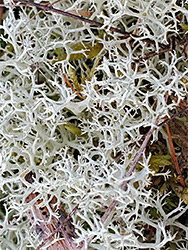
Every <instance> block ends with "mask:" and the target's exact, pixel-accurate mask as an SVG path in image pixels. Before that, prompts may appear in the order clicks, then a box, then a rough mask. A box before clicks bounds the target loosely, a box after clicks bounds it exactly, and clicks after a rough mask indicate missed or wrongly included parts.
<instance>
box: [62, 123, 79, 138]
mask: <svg viewBox="0 0 188 250" xmlns="http://www.w3.org/2000/svg"><path fill="white" fill-rule="evenodd" d="M65 128H66V129H67V130H68V131H70V132H71V133H72V134H74V135H77V136H81V135H82V130H81V129H80V128H78V127H76V126H75V125H74V124H72V123H71V122H67V124H66V125H65Z"/></svg>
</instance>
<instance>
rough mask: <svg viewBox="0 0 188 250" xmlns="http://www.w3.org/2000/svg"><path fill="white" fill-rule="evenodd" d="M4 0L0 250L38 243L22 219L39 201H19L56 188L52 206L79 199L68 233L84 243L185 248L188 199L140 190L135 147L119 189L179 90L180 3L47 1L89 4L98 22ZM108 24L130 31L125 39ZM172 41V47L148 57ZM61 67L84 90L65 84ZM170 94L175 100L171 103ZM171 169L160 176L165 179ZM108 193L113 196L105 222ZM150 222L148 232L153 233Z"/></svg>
mask: <svg viewBox="0 0 188 250" xmlns="http://www.w3.org/2000/svg"><path fill="white" fill-rule="evenodd" d="M35 2H37V3H41V4H42V1H39V0H38V1H35ZM4 3H5V5H6V7H7V11H6V16H5V17H4V19H3V22H2V25H0V29H1V37H0V46H1V47H0V74H1V78H0V149H1V152H0V201H1V203H0V232H1V236H0V239H1V248H2V249H11V250H12V249H34V248H36V247H37V246H38V244H39V239H38V238H37V237H36V235H35V234H36V232H35V231H34V230H33V227H31V225H30V224H29V221H28V219H27V217H26V212H27V211H28V210H29V209H31V210H32V206H33V204H34V202H35V201H36V200H35V201H31V202H29V203H27V202H25V199H26V198H27V197H28V195H29V194H30V193H31V192H33V193H35V192H37V193H38V196H37V199H42V200H43V204H42V205H43V206H47V204H48V202H49V195H50V196H51V197H52V196H55V197H56V198H57V204H56V205H57V206H60V204H63V206H64V209H65V210H66V211H67V212H68V213H70V212H71V211H72V210H73V208H74V207H75V206H76V205H77V204H80V206H79V210H78V211H77V212H76V213H75V214H74V216H72V217H73V218H72V219H73V222H74V225H75V228H76V233H77V235H78V236H79V237H78V238H77V239H75V242H76V243H80V242H82V241H83V242H84V243H85V245H86V246H87V240H88V239H89V238H90V237H92V236H93V239H92V241H91V243H90V244H89V246H88V248H89V249H100V250H101V249H122V250H123V249H127V250H128V249H146V248H147V249H156V250H158V249H165V250H167V249H186V247H187V245H186V244H187V243H186V240H188V232H187V228H186V227H185V226H184V225H183V224H182V223H181V222H180V220H179V218H180V216H181V215H182V214H183V213H185V212H186V209H187V207H186V205H185V204H183V203H181V202H179V203H178V205H177V207H176V208H173V209H174V210H173V209H171V211H170V212H167V209H166V207H165V202H166V201H165V198H166V197H168V196H169V195H170V194H169V193H165V194H161V193H159V192H158V190H156V189H155V188H153V189H149V188H148V186H149V185H150V184H151V176H152V175H154V174H155V172H154V171H153V170H152V169H151V168H149V164H150V163H149V160H150V158H149V157H150V156H148V155H149V154H147V153H146V156H145V155H144V154H143V157H142V159H141V161H140V165H142V168H141V169H139V168H138V169H137V171H135V172H134V173H133V175H131V176H130V177H126V178H127V179H128V180H129V183H128V187H127V190H126V191H124V190H122V189H121V184H122V182H123V181H124V180H125V176H126V172H127V171H128V169H129V167H130V165H131V163H132V162H133V160H134V157H135V155H136V153H137V151H138V148H139V147H140V143H141V141H140V140H141V139H142V135H143V133H141V131H142V130H144V129H145V128H146V129H147V128H148V127H151V126H153V125H154V124H155V121H156V118H157V117H158V116H159V115H160V117H161V121H162V119H163V118H164V117H165V116H166V115H167V116H169V111H170V110H172V109H173V108H175V107H176V106H177V105H178V104H179V102H180V101H181V100H182V99H183V98H185V96H186V95H187V81H188V78H187V73H188V63H187V52H186V49H185V48H184V46H183V44H182V45H181V44H180V45H178V44H179V43H181V41H182V39H183V37H184V33H185V31H184V30H183V29H182V28H181V26H180V25H179V24H180V23H184V24H186V23H187V16H188V10H187V9H186V6H185V5H184V4H183V1H175V0H168V1H167V0H166V1H164V0H158V1H150V0H137V1H131V0H128V1H124V0H109V1H94V0H93V1H89V0H86V1H79V0H75V1H73V0H67V1H58V2H57V3H56V4H55V5H54V7H55V8H57V9H62V10H65V11H69V12H73V13H75V14H76V13H78V15H79V11H85V12H86V13H87V12H88V13H87V14H88V15H89V16H90V17H89V18H90V19H91V20H94V21H97V22H101V23H102V24H104V26H103V27H102V28H96V27H91V26H90V25H89V24H86V23H84V22H81V21H78V20H74V19H71V18H68V17H64V16H62V15H58V14H57V13H53V12H51V13H50V12H44V11H40V10H39V9H37V8H35V7H29V6H24V5H21V4H20V3H17V6H19V7H16V8H15V3H14V2H13V1H9V0H4ZM10 3H11V5H10V6H9V7H8V4H10ZM48 3H53V1H51V0H50V1H48ZM80 13H81V12H80ZM86 13H85V14H86ZM109 27H116V28H118V29H120V30H122V31H124V32H130V33H132V34H133V35H132V36H130V37H128V38H124V37H123V36H122V35H120V34H118V33H116V32H111V31H110V29H109ZM144 39H145V40H144ZM147 39H149V40H148V41H151V40H152V41H154V43H155V45H154V44H151V43H150V42H147V41H146V40H147ZM174 40H175V43H176V45H177V46H175V48H173V49H171V50H169V51H167V52H166V53H161V54H159V55H154V56H149V57H147V59H144V56H145V55H149V54H150V53H153V52H157V53H158V52H160V50H161V49H162V48H161V47H160V45H161V44H164V45H165V46H167V45H169V44H170V43H171V42H172V41H174ZM93 48H95V50H92V49H93ZM96 50H97V54H96ZM70 69H71V70H70ZM71 74H72V75H71ZM64 75H66V77H67V78H69V80H70V82H71V81H72V82H71V84H73V86H74V87H75V88H76V87H77V88H78V86H79V87H80V89H77V90H76V91H78V92H79V91H80V92H79V93H80V94H81V96H83V97H84V98H85V99H84V98H83V99H80V98H79V96H78V95H77V94H76V92H74V91H73V89H71V88H70V87H69V86H67V84H66V81H65V78H64ZM74 81H75V82H74ZM76 84H77V85H76ZM167 94H168V96H173V97H175V98H176V101H174V99H171V101H167V99H166V96H167ZM161 129H162V128H161ZM158 133H159V130H158V129H157V130H156V131H155V132H154V133H153V136H152V140H151V142H154V141H156V140H157V139H158ZM163 133H165V132H164V131H163ZM133 145H134V146H133ZM120 154H121V158H120V160H118V161H116V158H117V156H118V155H120ZM30 171H32V172H33V173H34V174H35V176H34V181H33V182H32V183H29V182H27V181H26V179H25V176H26V174H27V173H28V172H30ZM159 175H160V173H158V176H159ZM168 175H169V171H167V174H165V173H164V172H163V173H161V176H164V179H165V178H166V176H168ZM161 178H163V177H161ZM113 200H117V201H118V202H119V203H118V205H117V207H116V208H115V209H114V210H113V211H112V213H111V214H110V216H109V217H108V218H107V220H106V221H105V222H104V223H102V222H101V217H102V215H103V214H104V212H105V210H106V209H107V207H108V206H109V205H110V204H111V202H112V201H113ZM51 213H52V211H51ZM53 215H54V214H53ZM34 223H35V224H37V221H35V222H34ZM147 230H153V234H152V236H151V237H150V236H149V233H148V231H147ZM172 246H173V248H171V247H172Z"/></svg>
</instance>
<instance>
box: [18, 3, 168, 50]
mask: <svg viewBox="0 0 188 250" xmlns="http://www.w3.org/2000/svg"><path fill="white" fill-rule="evenodd" d="M14 2H20V3H23V4H25V5H27V6H33V7H36V8H39V9H42V10H43V11H50V12H54V13H57V14H60V15H63V16H66V17H70V18H73V19H76V20H79V21H82V22H85V23H89V24H91V25H93V26H95V27H98V28H102V27H104V24H102V23H100V22H97V21H93V20H90V19H88V18H85V17H82V16H78V15H75V14H72V13H70V12H66V11H63V10H59V9H56V8H53V7H51V6H46V5H43V4H38V3H35V2H30V1H27V0H14ZM104 28H105V29H107V28H108V29H109V30H110V31H112V32H115V33H119V34H121V35H123V37H124V38H125V39H126V38H128V37H132V38H133V39H137V38H140V39H141V40H142V41H143V42H146V43H148V44H153V45H155V44H156V41H154V40H152V39H149V38H143V37H142V36H139V35H134V34H132V33H129V32H126V31H123V30H120V29H117V28H115V27H109V26H107V27H104ZM158 45H159V47H161V48H162V49H168V48H169V44H168V45H165V44H163V43H160V42H159V43H158Z"/></svg>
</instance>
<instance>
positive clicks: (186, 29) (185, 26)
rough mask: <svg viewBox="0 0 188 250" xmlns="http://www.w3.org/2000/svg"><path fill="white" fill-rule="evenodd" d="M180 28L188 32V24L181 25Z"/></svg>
mask: <svg viewBox="0 0 188 250" xmlns="http://www.w3.org/2000/svg"><path fill="white" fill-rule="evenodd" d="M180 26H181V27H182V29H183V30H184V31H188V24H184V23H180Z"/></svg>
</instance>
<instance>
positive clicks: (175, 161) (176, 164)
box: [166, 123, 185, 188]
mask: <svg viewBox="0 0 188 250" xmlns="http://www.w3.org/2000/svg"><path fill="white" fill-rule="evenodd" d="M166 130H167V134H168V141H169V144H170V149H171V152H172V158H173V161H174V165H175V168H176V171H177V173H178V175H179V176H180V183H181V185H182V187H183V188H185V182H184V180H183V177H182V175H181V170H180V168H179V164H178V160H177V157H176V154H175V149H174V145H173V141H172V136H171V133H170V129H169V126H168V123H166Z"/></svg>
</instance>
